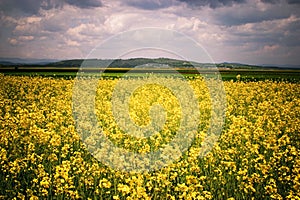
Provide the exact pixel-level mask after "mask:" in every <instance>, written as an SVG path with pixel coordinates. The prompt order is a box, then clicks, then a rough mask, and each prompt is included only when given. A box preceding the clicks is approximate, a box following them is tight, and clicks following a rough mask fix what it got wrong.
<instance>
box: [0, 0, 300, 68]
mask: <svg viewBox="0 0 300 200" xmlns="http://www.w3.org/2000/svg"><path fill="white" fill-rule="evenodd" d="M0 18H1V21H0V25H1V29H0V57H2V58H3V57H18V58H50V59H71V58H85V57H87V55H88V54H89V53H90V52H91V51H92V49H93V48H95V47H96V46H97V45H99V44H100V43H102V42H104V41H106V40H107V39H109V38H110V37H111V36H113V35H115V34H119V33H121V32H124V31H130V30H133V29H138V28H143V27H158V28H163V29H170V30H175V31H178V32H180V33H183V34H185V35H187V36H189V37H190V38H192V39H193V40H195V41H196V42H198V43H199V44H201V46H202V47H203V48H205V49H206V51H207V52H208V53H209V55H210V56H211V57H212V59H213V60H214V61H215V62H226V61H227V62H241V63H248V64H297V65H299V64H300V39H299V38H300V0H222V1H221V0H110V1H109V0H62V1H59V0H0ZM174 42H176V41H174ZM109 56H110V55H108V57H109ZM114 57H115V55H111V58H114ZM145 57H146V55H145Z"/></svg>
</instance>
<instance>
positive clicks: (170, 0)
mask: <svg viewBox="0 0 300 200" xmlns="http://www.w3.org/2000/svg"><path fill="white" fill-rule="evenodd" d="M122 3H123V4H125V5H128V6H132V7H136V8H140V9H144V10H157V9H161V8H167V7H170V6H172V5H174V3H175V1H174V0H144V1H141V0H124V1H122Z"/></svg>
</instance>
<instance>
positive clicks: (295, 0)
mask: <svg viewBox="0 0 300 200" xmlns="http://www.w3.org/2000/svg"><path fill="white" fill-rule="evenodd" d="M287 2H288V3H289V4H300V0H287Z"/></svg>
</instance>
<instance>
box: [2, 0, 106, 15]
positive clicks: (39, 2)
mask: <svg viewBox="0 0 300 200" xmlns="http://www.w3.org/2000/svg"><path fill="white" fill-rule="evenodd" d="M64 5H72V6H75V7H79V8H94V7H101V6H102V2H101V1H100V0H84V1H82V0H64V1H60V0H2V1H0V11H2V12H4V13H6V14H15V15H20V14H22V13H25V14H28V15H35V14H38V13H39V11H40V9H43V10H50V9H54V8H62V7H63V6H64Z"/></svg>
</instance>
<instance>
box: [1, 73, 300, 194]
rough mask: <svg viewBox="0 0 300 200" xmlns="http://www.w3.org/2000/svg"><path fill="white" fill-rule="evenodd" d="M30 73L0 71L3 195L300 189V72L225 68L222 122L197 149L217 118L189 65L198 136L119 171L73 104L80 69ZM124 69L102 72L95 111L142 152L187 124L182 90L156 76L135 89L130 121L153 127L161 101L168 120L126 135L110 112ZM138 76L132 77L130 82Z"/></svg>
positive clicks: (125, 143)
mask: <svg viewBox="0 0 300 200" xmlns="http://www.w3.org/2000/svg"><path fill="white" fill-rule="evenodd" d="M28 73H29V75H30V76H24V75H28ZM30 73H32V72H20V73H19V74H18V73H16V74H14V75H20V76H12V75H11V74H10V73H5V74H4V75H3V74H2V75H0V83H1V87H0V93H1V95H0V104H1V106H0V108H1V109H0V122H1V123H0V126H1V128H0V135H1V137H0V157H1V165H0V184H1V185H0V199H13V198H15V199H40V198H45V199H231V200H232V199H297V198H300V196H299V194H300V148H299V147H300V138H299V137H300V136H299V131H300V118H299V116H300V87H299V86H300V85H299V84H300V83H299V73H297V72H294V71H293V72H292V71H284V72H279V71H273V73H272V72H271V71H270V73H266V72H258V71H255V72H249V71H245V72H244V71H243V70H240V71H231V72H230V73H229V72H228V71H223V72H222V71H221V76H222V78H223V80H224V82H223V84H224V89H225V92H226V102H224V103H225V104H226V112H225V119H224V125H223V129H222V134H221V136H220V137H219V139H218V141H217V143H216V144H215V145H214V146H213V149H212V150H211V151H210V152H208V153H207V154H206V155H205V156H199V153H200V152H201V147H202V144H203V141H204V138H205V137H206V133H207V131H208V129H209V126H210V123H211V122H210V116H211V112H212V108H211V100H210V95H209V92H208V88H207V87H206V84H205V81H204V78H202V77H201V76H199V75H197V74H196V75H195V74H193V75H191V74H186V75H185V74H184V73H183V75H184V77H185V78H186V81H187V82H188V84H189V85H190V86H191V88H192V89H193V91H194V94H195V96H196V98H197V104H198V107H199V111H200V113H201V115H200V119H199V124H198V126H197V130H196V132H195V133H194V134H195V139H194V141H193V143H192V144H191V146H190V147H189V149H188V150H187V151H185V152H184V153H183V154H182V156H181V157H180V158H178V159H176V160H175V161H174V162H172V163H170V164H169V165H166V166H163V167H162V168H160V169H157V170H154V171H144V172H143V173H137V172H132V171H122V170H117V169H115V168H112V167H110V166H108V165H105V164H104V163H102V162H99V161H98V160H97V159H96V158H95V157H93V156H92V155H91V153H90V152H89V151H88V147H87V146H86V145H85V144H84V143H83V141H82V140H81V139H82V138H81V137H80V134H78V130H77V129H76V123H75V121H74V115H73V113H72V103H73V102H72V95H73V86H74V81H75V80H74V74H72V73H70V72H59V73H56V72H55V73H56V75H55V76H53V72H52V74H51V73H49V74H47V73H45V72H41V74H39V73H38V76H36V73H37V72H34V73H33V74H30ZM60 73H61V74H60ZM122 74H124V72H123V73H122V72H119V74H118V73H111V72H108V73H107V74H106V75H107V76H104V77H102V78H100V79H99V86H98V87H97V91H96V98H95V99H96V105H95V109H96V112H95V113H96V115H97V119H98V123H99V125H100V126H101V127H102V129H103V132H104V134H105V135H106V137H107V138H109V139H110V140H111V141H112V142H113V143H114V144H116V145H117V146H119V147H124V148H126V149H127V150H129V151H133V152H137V153H141V154H146V153H148V152H151V151H155V150H157V149H159V148H160V147H163V146H164V145H167V144H168V143H169V142H170V140H172V138H174V137H175V136H174V134H175V133H176V131H177V130H178V126H180V118H181V115H182V114H181V111H180V106H179V105H178V100H176V96H174V95H173V94H172V92H170V91H168V90H167V89H166V88H164V87H161V86H158V85H148V86H145V87H141V88H139V89H138V90H136V91H135V92H134V95H133V96H132V98H130V102H129V108H130V113H129V114H130V116H131V118H132V119H133V121H134V122H135V123H136V124H137V125H139V126H147V125H148V124H149V123H150V121H151V116H149V109H150V107H151V106H153V104H159V105H162V106H163V107H164V109H165V111H166V113H167V117H166V121H165V122H166V125H165V126H164V128H163V129H162V130H161V131H159V132H157V133H156V134H154V135H152V136H150V137H149V138H143V137H133V136H131V135H128V134H125V133H124V132H123V131H122V130H120V128H119V127H118V124H117V123H116V122H114V116H113V113H112V111H111V110H112V101H111V97H112V96H113V91H114V88H115V87H116V85H117V84H118V81H120V78H117V77H118V76H121V75H122ZM104 75H105V74H104ZM137 75H138V73H137ZM66 77H70V78H66ZM135 81H137V79H135V78H134V77H133V78H130V77H129V78H126V79H124V80H123V85H124V86H128V87H129V86H130V85H132V84H134V83H135ZM166 81H167V82H171V81H172V80H168V79H166ZM153 91H156V92H153ZM146 97H147V98H146ZM83 98H84V97H83ZM185 109H191V110H193V109H194V108H193V107H189V108H186V107H185ZM103 152H105V148H104V150H103ZM106 152H108V151H106ZM117 159H118V158H117ZM116 162H118V160H116Z"/></svg>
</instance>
